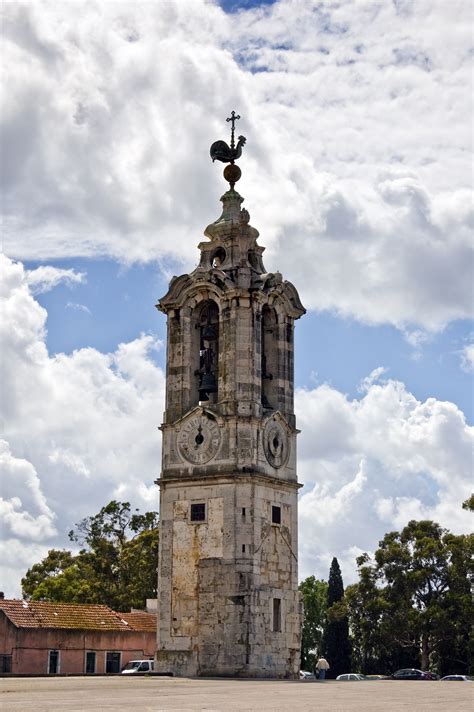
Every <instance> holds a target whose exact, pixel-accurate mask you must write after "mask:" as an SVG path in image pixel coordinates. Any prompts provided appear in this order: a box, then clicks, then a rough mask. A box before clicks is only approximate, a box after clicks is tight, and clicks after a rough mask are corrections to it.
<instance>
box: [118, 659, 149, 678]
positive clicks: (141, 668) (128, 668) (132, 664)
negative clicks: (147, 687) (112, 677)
mask: <svg viewBox="0 0 474 712" xmlns="http://www.w3.org/2000/svg"><path fill="white" fill-rule="evenodd" d="M153 669H154V661H153V660H130V661H129V662H128V663H127V664H126V665H125V667H124V668H122V675H131V674H132V675H133V674H136V673H140V672H153Z"/></svg>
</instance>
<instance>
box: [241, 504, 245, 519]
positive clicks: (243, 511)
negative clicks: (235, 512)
mask: <svg viewBox="0 0 474 712" xmlns="http://www.w3.org/2000/svg"><path fill="white" fill-rule="evenodd" d="M242 517H243V519H245V507H242Z"/></svg>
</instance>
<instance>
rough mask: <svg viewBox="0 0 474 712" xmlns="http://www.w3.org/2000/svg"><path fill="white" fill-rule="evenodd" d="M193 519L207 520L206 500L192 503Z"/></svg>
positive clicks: (198, 520)
mask: <svg viewBox="0 0 474 712" xmlns="http://www.w3.org/2000/svg"><path fill="white" fill-rule="evenodd" d="M191 521H192V522H205V521H206V505H205V504H204V502H199V503H198V504H192V505H191Z"/></svg>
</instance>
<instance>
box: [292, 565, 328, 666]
mask: <svg viewBox="0 0 474 712" xmlns="http://www.w3.org/2000/svg"><path fill="white" fill-rule="evenodd" d="M299 590H300V592H301V597H302V600H303V609H304V619H303V628H302V637H301V669H302V670H310V671H311V670H314V665H315V662H316V659H317V658H318V657H319V654H320V653H321V644H322V637H323V629H324V626H325V624H326V601H327V590H328V584H327V582H326V581H320V580H319V579H315V578H314V576H309V577H308V578H307V579H305V580H304V581H302V582H301V583H300V585H299Z"/></svg>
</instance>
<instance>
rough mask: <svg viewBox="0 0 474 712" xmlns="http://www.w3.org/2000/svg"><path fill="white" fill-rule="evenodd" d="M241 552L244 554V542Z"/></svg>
mask: <svg viewBox="0 0 474 712" xmlns="http://www.w3.org/2000/svg"><path fill="white" fill-rule="evenodd" d="M242 554H245V544H242Z"/></svg>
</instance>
